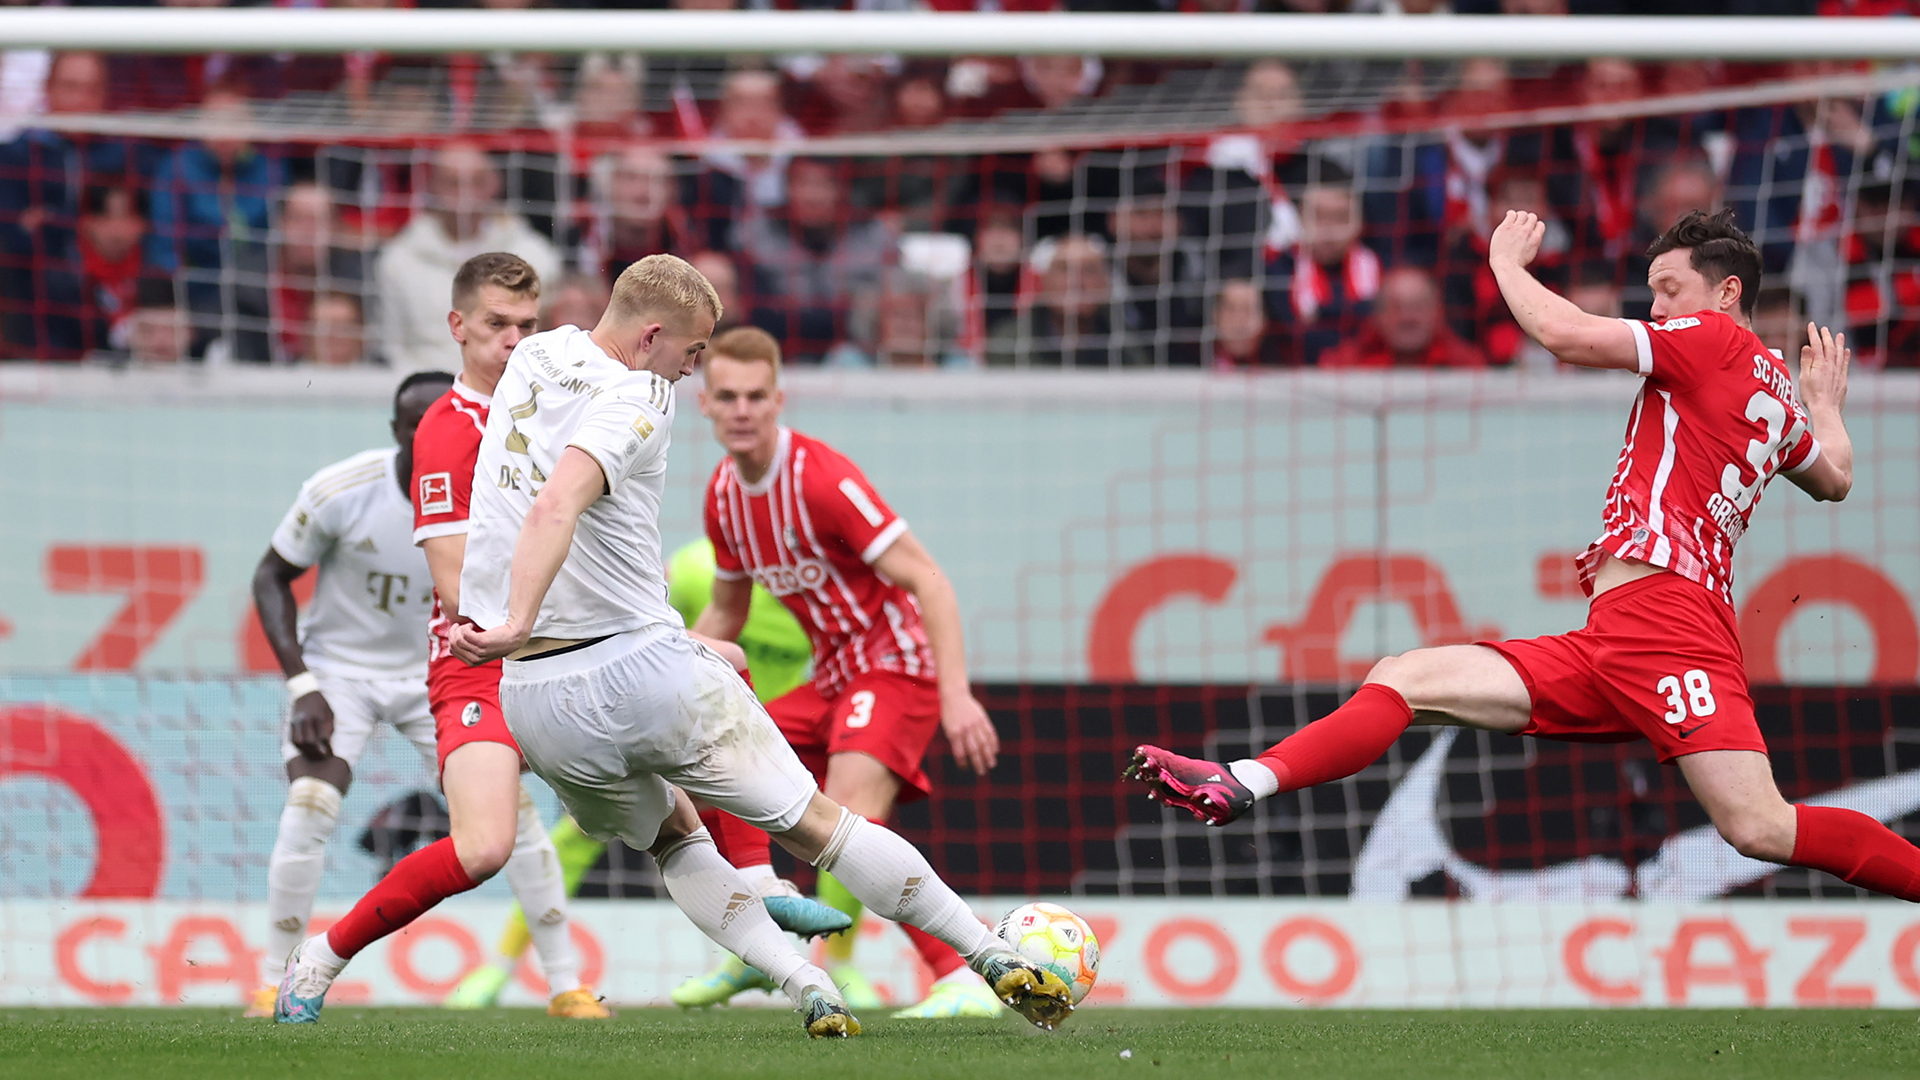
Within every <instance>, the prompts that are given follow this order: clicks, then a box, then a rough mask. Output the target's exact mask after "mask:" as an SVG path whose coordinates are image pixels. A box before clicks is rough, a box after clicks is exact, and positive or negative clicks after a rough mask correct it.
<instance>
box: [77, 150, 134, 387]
mask: <svg viewBox="0 0 1920 1080" xmlns="http://www.w3.org/2000/svg"><path fill="white" fill-rule="evenodd" d="M145 197H146V193H145V192H143V191H141V190H140V189H139V188H138V187H135V186H131V185H127V184H124V183H123V184H118V185H113V186H108V185H105V184H94V185H91V186H89V187H88V188H87V192H86V195H85V197H84V199H83V201H82V202H81V206H80V263H81V267H82V269H83V272H84V274H85V292H84V296H85V299H86V303H87V305H88V307H89V309H90V310H89V313H88V317H87V330H88V337H87V339H86V346H87V350H88V351H89V352H94V351H99V350H112V349H124V348H125V346H126V337H127V322H128V320H129V319H130V318H132V316H133V311H134V307H135V304H136V302H137V299H138V289H139V284H140V274H141V271H142V269H144V262H143V257H142V255H143V253H142V250H141V247H142V241H143V240H145V239H146V235H147V218H146V213H145V210H146V199H145Z"/></svg>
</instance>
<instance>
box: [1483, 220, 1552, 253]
mask: <svg viewBox="0 0 1920 1080" xmlns="http://www.w3.org/2000/svg"><path fill="white" fill-rule="evenodd" d="M1546 237H1547V223H1546V222H1544V221H1541V220H1540V218H1539V215H1537V214H1530V213H1528V212H1526V211H1525V210H1509V211H1507V216H1506V218H1505V219H1503V220H1502V221H1501V222H1500V224H1499V225H1498V226H1497V227H1496V228H1495V229H1494V230H1493V239H1492V241H1490V242H1489V244H1488V247H1487V261H1488V262H1489V263H1498V262H1500V261H1502V260H1505V261H1507V262H1511V263H1513V264H1514V265H1515V266H1525V265H1527V264H1528V263H1531V262H1532V261H1533V257H1534V256H1535V255H1538V254H1539V253H1540V242H1541V241H1542V240H1544V239H1546Z"/></svg>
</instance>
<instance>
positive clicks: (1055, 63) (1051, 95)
mask: <svg viewBox="0 0 1920 1080" xmlns="http://www.w3.org/2000/svg"><path fill="white" fill-rule="evenodd" d="M1102 74H1103V71H1102V69H1101V65H1100V58H1099V57H1097V56H1023V57H1021V58H1020V84H1021V85H1022V86H1023V87H1025V88H1026V91H1027V96H1028V100H1027V101H1024V102H1018V101H1015V102H1009V104H1008V107H1010V108H1033V109H1064V108H1066V107H1067V106H1068V105H1071V104H1073V103H1074V102H1076V101H1079V100H1080V99H1082V98H1088V97H1092V96H1093V95H1094V94H1095V93H1097V92H1098V91H1099V89H1100V77H1101V75H1102Z"/></svg>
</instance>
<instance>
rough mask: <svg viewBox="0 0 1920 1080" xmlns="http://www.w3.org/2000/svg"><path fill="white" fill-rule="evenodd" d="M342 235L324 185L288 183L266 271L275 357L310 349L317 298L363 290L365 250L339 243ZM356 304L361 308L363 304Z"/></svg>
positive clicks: (305, 352)
mask: <svg viewBox="0 0 1920 1080" xmlns="http://www.w3.org/2000/svg"><path fill="white" fill-rule="evenodd" d="M347 238H348V233H347V230H346V229H345V228H344V227H343V226H342V225H341V223H340V217H339V214H338V213H337V212H336V211H335V209H334V204H333V199H332V198H331V197H330V196H329V195H328V194H327V191H326V189H325V188H323V187H321V186H320V185H318V184H313V183H299V184H292V185H289V186H288V188H287V191H286V195H285V196H284V197H283V198H282V199H281V200H280V221H279V229H278V232H277V234H276V236H275V242H274V244H273V264H272V269H271V270H270V271H269V272H268V274H267V281H268V282H269V286H268V287H269V288H270V290H271V295H270V298H269V302H270V304H271V305H272V308H271V310H272V312H273V326H274V329H275V330H276V331H277V337H278V340H277V341H276V343H275V344H276V345H277V346H278V348H279V353H278V355H279V356H280V357H282V358H287V359H292V358H295V357H304V356H309V355H311V354H312V353H313V351H314V349H313V347H312V346H310V345H309V344H308V342H307V341H306V337H307V334H308V332H309V328H310V323H311V322H312V321H313V320H315V319H316V318H317V317H318V316H317V314H316V313H315V311H314V305H315V303H316V302H317V300H318V298H320V297H321V296H324V295H327V294H330V293H341V294H351V295H353V296H356V297H359V296H361V295H362V294H364V292H365V291H366V279H367V266H366V263H367V256H366V253H365V252H363V251H361V250H359V249H358V248H356V247H353V246H351V245H350V244H348V243H344V242H343V241H345V240H347ZM356 307H358V308H361V309H362V311H363V312H364V302H362V303H359V304H356Z"/></svg>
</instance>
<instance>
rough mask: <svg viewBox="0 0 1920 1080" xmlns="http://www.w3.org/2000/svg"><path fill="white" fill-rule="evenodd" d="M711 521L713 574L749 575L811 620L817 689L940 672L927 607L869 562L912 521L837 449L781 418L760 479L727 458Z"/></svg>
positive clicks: (710, 496)
mask: <svg viewBox="0 0 1920 1080" xmlns="http://www.w3.org/2000/svg"><path fill="white" fill-rule="evenodd" d="M706 522H707V537H708V539H710V540H712V541H713V556H714V565H715V570H714V573H715V575H716V576H718V577H720V578H722V579H724V580H727V581H739V580H741V579H743V578H747V577H751V578H752V579H753V580H754V581H757V582H759V583H760V584H761V585H762V586H764V587H765V588H766V590H767V591H768V592H770V593H772V594H773V595H774V596H776V597H778V598H779V599H780V602H781V603H783V604H785V605H787V609H788V610H789V611H792V612H793V614H794V617H795V618H798V619H799V620H800V625H801V626H803V627H805V628H806V631H807V637H809V638H810V639H812V641H813V682H814V686H815V688H816V689H818V690H819V691H820V694H821V696H823V697H825V698H827V699H829V700H831V699H833V698H835V697H837V696H839V694H840V693H841V692H842V691H843V690H844V689H845V687H846V683H847V680H849V679H851V678H852V677H854V676H855V675H859V674H862V673H864V672H868V671H894V672H900V673H902V674H906V675H917V676H920V677H922V678H929V679H930V678H933V676H934V668H933V653H932V651H931V650H930V649H929V648H928V647H927V634H926V630H925V628H924V627H922V626H921V623H920V608H919V606H918V605H917V604H915V603H914V599H913V596H912V594H910V593H908V592H907V591H906V590H905V589H903V588H901V587H900V586H898V585H895V584H894V583H893V582H890V581H888V580H887V579H885V578H883V577H881V576H880V574H879V572H878V571H876V570H874V568H873V562H874V560H876V559H878V558H880V556H881V555H882V554H884V553H885V552H886V550H887V548H888V547H890V546H891V545H892V544H893V542H894V541H895V540H897V539H899V538H900V534H902V533H904V532H906V531H907V523H906V522H905V521H903V520H901V519H900V516H899V515H897V514H895V513H894V512H893V509H892V508H891V507H889V506H888V505H887V504H886V503H885V502H884V501H883V500H882V499H881V498H880V496H879V494H878V493H876V492H875V491H874V490H873V486H872V485H871V484H869V483H867V478H866V477H865V476H863V475H861V473H860V469H859V467H858V466H856V465H854V463H853V462H851V461H849V460H847V459H846V457H844V456H843V455H841V454H840V452H839V451H837V450H835V449H834V448H833V447H831V446H828V445H827V444H826V443H823V442H821V441H819V440H818V439H810V438H808V437H807V436H805V435H802V434H800V433H799V432H797V431H792V430H790V429H788V428H784V427H783V428H781V429H780V441H779V445H778V447H777V448H776V449H775V451H774V455H773V464H772V465H771V466H769V467H768V469H767V472H766V475H765V476H762V477H761V478H760V480H759V481H758V482H757V483H753V484H746V483H742V482H741V480H740V474H739V473H738V472H737V471H735V469H734V465H733V459H732V458H723V459H721V461H720V467H719V468H717V469H715V470H714V471H713V480H712V482H711V483H709V484H708V485H707V506H706Z"/></svg>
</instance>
